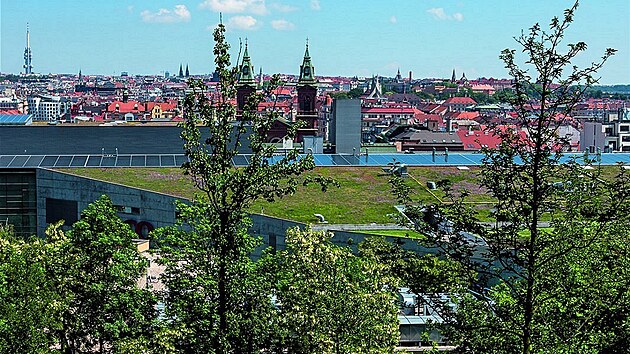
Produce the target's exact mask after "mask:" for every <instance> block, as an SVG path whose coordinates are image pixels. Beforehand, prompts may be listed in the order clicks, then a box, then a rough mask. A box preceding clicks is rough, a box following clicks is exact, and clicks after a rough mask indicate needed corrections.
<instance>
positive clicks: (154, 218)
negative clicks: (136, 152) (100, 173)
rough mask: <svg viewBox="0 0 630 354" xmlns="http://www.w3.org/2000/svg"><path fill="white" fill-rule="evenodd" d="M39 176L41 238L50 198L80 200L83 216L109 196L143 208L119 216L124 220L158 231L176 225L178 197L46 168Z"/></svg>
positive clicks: (38, 216) (121, 204)
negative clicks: (145, 225)
mask: <svg viewBox="0 0 630 354" xmlns="http://www.w3.org/2000/svg"><path fill="white" fill-rule="evenodd" d="M36 176H37V177H36V178H37V182H36V183H37V234H38V235H40V236H43V235H44V231H45V229H46V199H47V198H51V199H58V200H67V201H76V202H77V213H78V214H80V213H81V211H82V210H83V209H85V208H86V207H87V206H88V205H89V204H90V203H92V202H94V201H95V200H97V199H98V198H100V196H101V195H103V194H107V195H108V196H109V197H110V199H111V200H112V202H113V204H114V205H120V206H125V207H129V208H138V209H139V212H138V213H124V212H121V213H118V215H119V216H120V217H121V219H123V220H131V221H135V222H136V223H140V222H143V221H144V222H147V223H150V224H151V225H153V227H155V228H158V227H162V226H167V225H173V224H174V223H175V200H177V199H178V198H176V197H172V196H169V195H165V194H160V193H155V192H150V191H145V190H142V189H137V188H131V187H126V186H122V185H118V184H114V183H108V182H102V181H98V180H94V179H90V178H85V177H79V176H75V175H71V174H67V173H62V172H57V171H52V170H46V169H37V172H36ZM78 217H79V215H77V219H78Z"/></svg>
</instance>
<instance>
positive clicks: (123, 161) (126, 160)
mask: <svg viewBox="0 0 630 354" xmlns="http://www.w3.org/2000/svg"><path fill="white" fill-rule="evenodd" d="M130 165H131V155H119V156H118V160H116V167H129V166H130Z"/></svg>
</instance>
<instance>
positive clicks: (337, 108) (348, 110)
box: [328, 99, 361, 154]
mask: <svg viewBox="0 0 630 354" xmlns="http://www.w3.org/2000/svg"><path fill="white" fill-rule="evenodd" d="M328 138H329V139H330V142H331V143H333V144H335V145H336V150H335V152H336V153H337V154H352V153H356V154H358V153H360V152H361V100H359V99H353V100H337V99H335V100H334V101H333V104H332V122H331V123H330V132H329V133H328Z"/></svg>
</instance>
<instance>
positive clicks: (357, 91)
mask: <svg viewBox="0 0 630 354" xmlns="http://www.w3.org/2000/svg"><path fill="white" fill-rule="evenodd" d="M361 95H363V89H361V88H358V87H356V88H353V89H352V90H350V91H348V98H359V97H361Z"/></svg>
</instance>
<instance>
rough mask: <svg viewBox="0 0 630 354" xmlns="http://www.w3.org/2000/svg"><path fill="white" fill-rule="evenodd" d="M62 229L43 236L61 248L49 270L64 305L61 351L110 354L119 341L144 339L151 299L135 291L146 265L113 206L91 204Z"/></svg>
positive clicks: (153, 313)
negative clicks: (71, 223) (77, 218)
mask: <svg viewBox="0 0 630 354" xmlns="http://www.w3.org/2000/svg"><path fill="white" fill-rule="evenodd" d="M62 224H63V222H60V223H57V224H55V225H52V226H51V227H50V228H49V229H48V230H47V237H48V238H49V242H58V243H61V244H60V246H59V248H58V249H57V250H56V253H55V254H54V259H53V260H52V261H51V262H50V264H49V265H48V267H49V268H48V272H49V276H51V277H54V278H53V279H54V282H55V292H56V293H57V294H58V295H59V296H61V298H62V299H63V303H64V306H63V308H62V310H61V313H60V320H61V324H60V325H59V326H58V327H57V328H55V331H54V333H55V334H56V337H57V338H58V341H59V344H60V346H61V351H62V352H63V353H93V352H98V353H112V352H116V350H117V342H118V341H120V340H125V339H126V338H134V337H138V336H142V335H148V333H149V332H150V331H151V328H152V326H153V321H154V319H155V316H156V311H155V308H154V305H155V299H154V296H153V294H152V293H151V292H150V291H149V290H145V289H140V288H139V287H138V280H139V279H140V277H141V276H142V275H143V274H145V272H146V268H147V266H148V261H147V259H146V258H144V257H143V256H142V255H141V254H140V253H139V252H138V250H137V248H136V245H135V244H134V243H133V242H132V239H133V238H134V237H135V236H134V235H135V234H134V233H133V231H132V230H131V229H130V228H129V225H127V224H126V223H124V222H123V221H122V220H120V218H119V217H118V215H116V210H115V209H114V206H113V205H112V202H111V200H110V199H109V198H108V197H107V196H103V197H101V198H100V199H99V200H97V201H95V202H94V203H92V204H90V205H89V206H88V207H87V208H86V209H85V210H83V212H82V213H81V220H79V221H77V222H76V223H74V224H73V225H72V229H71V230H69V231H68V232H66V233H64V232H63V231H61V230H60V229H59V228H60V227H61V225H62Z"/></svg>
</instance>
